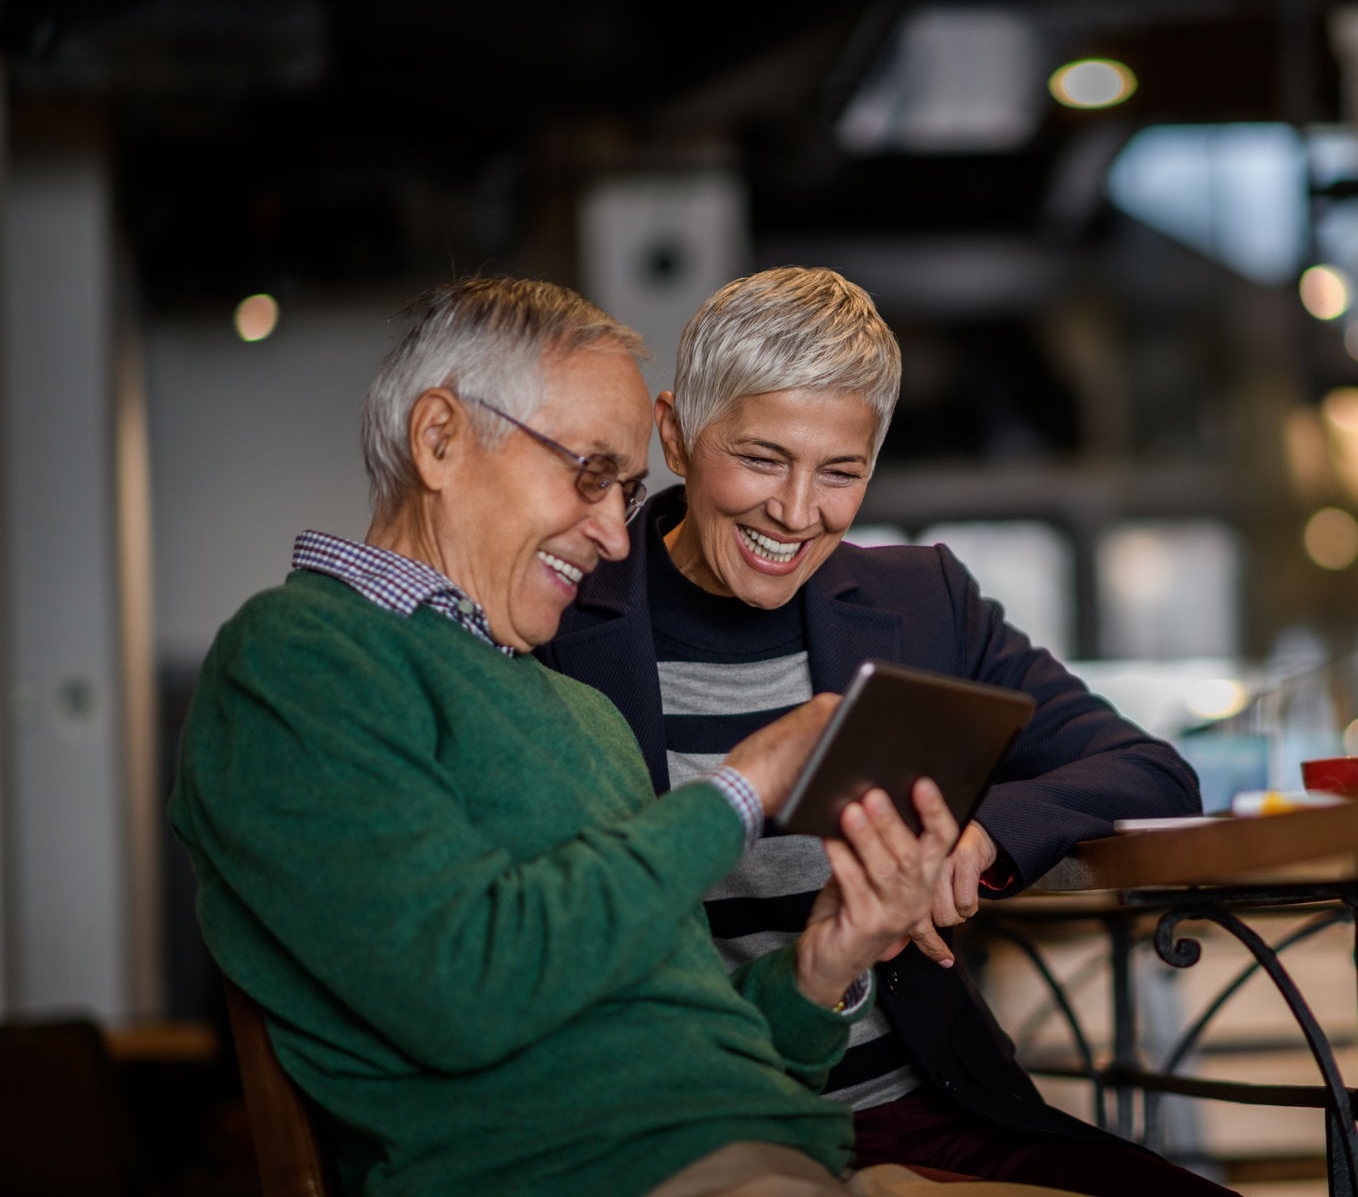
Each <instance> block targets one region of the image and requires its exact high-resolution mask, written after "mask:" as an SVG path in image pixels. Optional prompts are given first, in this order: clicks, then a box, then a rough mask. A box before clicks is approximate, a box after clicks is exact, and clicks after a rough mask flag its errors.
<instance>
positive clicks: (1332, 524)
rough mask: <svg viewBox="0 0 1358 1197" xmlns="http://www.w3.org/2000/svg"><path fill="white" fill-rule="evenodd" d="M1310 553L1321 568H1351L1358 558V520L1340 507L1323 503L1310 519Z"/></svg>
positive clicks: (1308, 531) (1307, 524) (1307, 538)
mask: <svg viewBox="0 0 1358 1197" xmlns="http://www.w3.org/2000/svg"><path fill="white" fill-rule="evenodd" d="M1304 540H1305V543H1306V554H1307V556H1309V557H1310V558H1311V560H1312V561H1314V562H1315V563H1316V564H1317V565H1318V566H1320V568H1321V569H1333V570H1340V569H1348V567H1349V566H1350V565H1352V564H1353V562H1354V559H1355V558H1358V520H1354V518H1353V516H1351V515H1350V514H1349V513H1348V512H1347V511H1341V510H1340V509H1339V508H1338V507H1322V508H1321V509H1320V510H1319V511H1317V512H1316V513H1315V515H1313V516H1312V517H1311V518H1310V519H1309V520H1307V521H1306V532H1305V535H1304Z"/></svg>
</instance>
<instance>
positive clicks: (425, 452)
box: [410, 387, 474, 491]
mask: <svg viewBox="0 0 1358 1197" xmlns="http://www.w3.org/2000/svg"><path fill="white" fill-rule="evenodd" d="M472 435H474V434H473V431H472V428H471V426H470V425H469V424H468V423H467V413H466V412H465V411H463V410H462V405H461V404H460V403H459V402H458V401H457V396H455V395H454V394H453V393H452V391H450V390H448V389H446V388H445V387H431V388H430V389H429V390H427V391H425V392H424V394H423V395H421V396H420V397H419V398H418V399H416V400H415V403H414V406H412V407H411V409H410V459H411V461H412V462H414V464H415V472H416V474H418V475H419V478H420V481H421V482H422V483H423V484H424V486H425V488H426V489H428V490H431V491H441V490H443V488H444V487H445V486H446V485H447V484H448V478H449V476H450V471H451V469H452V467H453V463H454V459H455V458H456V457H457V455H458V451H459V450H460V449H461V448H462V447H463V445H464V444H465V443H466V440H467V438H468V437H469V436H472Z"/></svg>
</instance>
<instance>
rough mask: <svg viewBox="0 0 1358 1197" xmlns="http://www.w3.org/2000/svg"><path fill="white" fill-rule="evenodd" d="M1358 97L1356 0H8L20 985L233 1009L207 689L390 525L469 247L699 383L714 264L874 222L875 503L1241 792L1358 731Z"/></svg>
mask: <svg viewBox="0 0 1358 1197" xmlns="http://www.w3.org/2000/svg"><path fill="white" fill-rule="evenodd" d="M1355 115H1358V4H1353V3H1334V2H1324V0H1029V2H1025V3H1020V2H1014V3H1003V2H998V0H996V2H991V3H975V4H973V3H967V2H955V3H927V2H921V3H866V2H852V0H835V2H833V3H829V2H812V0H780V3H777V4H772V3H759V2H748V3H741V4H729V3H728V4H720V5H719V4H711V3H705V2H702V0H695V2H692V3H688V4H685V5H675V6H665V7H660V6H646V5H640V4H636V3H630V4H623V3H603V2H597V0H596V2H589V0H582V2H577V3H565V4H563V3H554V4H547V3H537V2H530V0H519V2H517V3H513V4H501V5H471V4H463V3H455V2H454V3H442V2H436V0H384V2H383V3H381V4H376V3H361V2H359V0H128V2H122V3H94V2H87V3H86V2H71V3H40V2H39V3H13V2H8V0H0V134H2V135H0V485H3V493H4V505H3V521H0V654H3V659H2V660H0V664H3V677H4V678H5V681H6V690H7V695H6V698H7V700H6V702H5V704H4V706H3V718H0V1014H6V1015H10V1016H32V1015H40V1014H44V1013H47V1012H51V1011H56V1010H65V1009H79V1010H83V1011H87V1012H89V1013H91V1014H93V1015H94V1016H95V1017H97V1018H98V1019H99V1020H101V1021H102V1022H104V1023H105V1024H107V1025H109V1026H119V1025H130V1024H132V1023H134V1022H136V1021H137V1020H144V1019H146V1018H151V1017H154V1018H161V1019H163V1018H167V1017H173V1018H177V1019H190V1020H193V1019H211V1018H213V1017H215V1016H216V1013H217V1007H218V1004H219V1001H220V996H219V986H218V985H217V981H216V978H215V976H214V975H212V973H211V970H210V969H209V968H208V967H207V965H206V961H205V957H204V955H203V952H202V948H201V945H200V944H199V942H198V939H197V933H196V930H195V927H194V923H193V916H192V908H191V904H192V882H191V878H190V875H189V873H188V871H187V866H186V863H185V861H184V858H183V857H182V854H181V853H180V852H179V851H178V849H177V847H176V845H175V844H174V843H173V842H172V841H171V840H170V839H169V837H168V836H167V834H166V829H165V827H164V821H163V814H162V812H163V806H164V801H165V798H166V795H167V793H168V785H169V774H170V770H171V768H172V765H173V760H174V742H175V736H176V734H177V729H178V725H179V720H180V717H181V715H182V710H183V705H184V703H185V702H186V700H187V696H188V693H189V691H190V688H191V686H192V682H193V677H194V674H195V671H196V669H197V666H198V664H199V662H200V660H201V658H202V656H203V654H204V652H205V651H206V649H207V646H208V644H209V643H210V640H211V637H212V635H213V634H214V632H215V630H216V628H217V626H218V625H219V624H220V623H221V622H222V621H223V620H224V619H226V618H227V617H228V616H229V615H230V614H231V613H232V612H233V611H234V609H235V608H236V607H237V606H238V605H239V604H240V603H241V602H242V601H243V600H244V599H245V598H246V597H247V596H248V595H250V594H251V593H253V592H254V591H256V590H259V589H261V588H263V587H266V586H270V585H274V584H276V583H278V582H279V581H281V579H282V577H283V576H284V574H285V572H286V570H287V567H288V559H289V552H290V546H291V541H292V538H293V536H294V534H295V533H296V532H298V531H300V530H302V529H303V528H306V527H315V528H320V529H323V530H326V531H330V532H335V533H338V534H341V535H346V536H351V537H358V538H361V537H362V535H363V533H364V531H365V529H366V526H367V502H366V492H365V485H364V481H363V476H362V468H361V462H360V456H359V451H358V445H357V413H358V405H359V401H360V399H361V397H362V394H363V391H364V389H365V387H366V385H367V382H368V380H369V379H370V377H371V375H372V373H373V371H374V369H375V368H376V365H377V363H378V361H379V359H380V358H381V356H382V354H383V353H384V352H385V350H386V349H387V347H388V346H389V345H390V343H391V341H392V339H393V336H394V334H395V332H396V331H397V328H398V322H397V320H396V319H395V314H396V313H397V312H398V310H399V308H400V306H401V304H402V303H403V302H404V301H405V300H406V299H408V298H410V297H411V296H413V295H414V294H415V293H417V292H418V291H419V290H421V289H423V288H424V287H426V286H428V285H430V284H432V283H436V282H439V281H443V280H446V279H449V278H451V277H453V276H454V275H455V274H461V273H467V272H474V271H480V272H499V271H508V272H516V273H527V274H531V275H535V276H541V277H545V278H550V279H553V280H555V281H559V282H563V283H567V284H571V285H574V286H576V287H579V288H580V289H581V290H582V291H583V292H584V293H585V294H586V295H587V296H588V297H589V298H591V299H593V300H595V301H596V302H597V303H599V304H601V305H602V306H603V307H605V308H606V309H608V310H609V311H611V312H613V313H614V314H616V315H618V316H620V317H621V318H623V319H624V320H626V321H628V322H629V323H631V324H633V325H634V326H635V327H637V328H638V329H639V330H640V331H641V332H643V333H644V334H645V335H646V336H647V338H648V340H649V342H650V344H651V346H652V349H653V352H654V361H653V363H652V365H651V367H650V370H649V373H650V377H649V379H648V381H649V382H650V383H651V384H652V387H653V389H654V390H657V391H658V390H660V389H662V388H663V387H665V386H667V385H668V384H669V382H670V372H671V369H672V364H673V353H674V346H675V343H676V340H677V336H678V333H679V330H680V329H681V328H682V326H683V323H684V321H685V320H686V319H687V317H688V316H689V315H690V314H691V313H692V311H693V310H694V309H695V307H696V306H697V304H698V303H699V302H700V301H701V300H702V299H703V298H704V297H705V296H706V295H708V294H709V293H710V292H711V291H712V290H714V289H715V288H716V287H717V286H719V285H721V284H722V283H724V282H726V281H728V280H729V279H731V278H733V277H735V276H737V275H740V274H743V273H747V272H749V271H750V270H754V269H761V268H764V267H768V266H773V265H780V264H785V263H797V264H802V265H825V266H831V267H834V268H835V269H838V270H840V271H842V272H844V273H845V274H846V275H848V276H849V277H850V278H852V279H853V280H854V281H856V282H858V283H860V284H861V285H863V286H864V287H865V288H867V289H868V290H869V291H870V292H871V293H872V294H873V295H874V297H875V299H876V301H877V304H878V306H879V308H880V309H881V311H882V313H883V315H884V316H885V317H886V319H887V320H888V321H889V322H890V323H891V325H892V326H893V328H894V329H895V330H896V332H897V334H898V336H899V338H900V341H901V344H902V348H903V350H904V363H905V370H904V382H903V386H902V394H901V400H900V405H899V408H898V412H897V415H896V418H895V421H894V424H893V426H892V429H891V433H890V435H889V437H888V440H887V443H886V446H885V449H884V451H883V453H882V457H881V460H880V461H879V464H878V468H877V472H876V475H875V477H874V479H873V482H872V484H871V487H870V489H869V491H868V497H867V500H866V502H865V504H864V507H863V511H862V515H861V521H860V525H859V526H858V527H856V528H855V530H854V532H853V533H851V535H850V539H852V540H856V541H858V542H859V543H864V544H868V543H880V542H889V541H918V542H924V543H933V542H934V541H937V540H944V541H947V542H948V543H949V544H951V545H953V547H954V548H955V549H956V550H957V551H958V553H959V555H960V556H961V557H962V558H963V560H964V561H965V562H966V563H967V564H968V565H969V566H970V567H971V568H972V570H973V572H974V573H975V574H976V575H977V577H978V578H979V580H980V582H981V584H982V587H983V589H984V590H985V591H986V592H987V593H989V594H991V595H993V596H995V597H997V598H999V599H1001V600H1002V601H1003V602H1004V603H1005V605H1006V608H1007V610H1008V611H1009V613H1010V616H1011V618H1012V619H1013V621H1014V622H1015V623H1017V624H1018V625H1019V626H1021V627H1023V628H1025V629H1026V630H1028V631H1029V632H1030V633H1031V634H1032V635H1033V637H1034V639H1035V640H1038V641H1039V642H1041V643H1044V644H1046V645H1048V646H1049V647H1050V648H1051V649H1052V650H1053V651H1054V652H1056V653H1057V654H1058V655H1059V656H1060V657H1062V658H1063V659H1065V660H1067V661H1069V662H1072V663H1074V665H1075V667H1076V668H1077V669H1078V670H1079V671H1080V672H1081V673H1082V674H1083V675H1085V676H1086V677H1087V678H1089V680H1090V682H1091V684H1092V685H1093V686H1094V687H1095V688H1096V689H1099V690H1101V691H1102V692H1104V693H1106V694H1108V695H1109V696H1110V697H1111V698H1113V699H1114V700H1115V701H1116V702H1118V704H1119V705H1120V706H1122V708H1123V709H1124V710H1125V711H1126V712H1127V713H1128V714H1129V715H1130V716H1131V717H1132V718H1135V719H1137V720H1138V721H1140V722H1142V723H1143V724H1144V725H1146V726H1147V727H1149V728H1150V729H1151V730H1153V731H1156V732H1157V733H1160V734H1164V735H1167V736H1172V737H1174V738H1175V740H1176V742H1178V743H1179V744H1180V745H1181V746H1182V747H1183V749H1184V751H1185V752H1186V753H1187V754H1188V755H1189V756H1190V758H1191V759H1192V760H1193V761H1194V762H1195V764H1197V765H1198V767H1199V769H1200V772H1201V773H1202V776H1203V781H1204V794H1205V797H1206V798H1207V800H1208V804H1209V806H1210V805H1218V806H1220V805H1223V804H1224V803H1225V802H1226V801H1227V800H1228V799H1229V796H1230V793H1231V792H1232V791H1233V790H1234V789H1237V788H1245V787H1247V786H1250V785H1255V784H1260V785H1262V784H1265V783H1273V784H1279V785H1287V786H1295V785H1299V779H1298V778H1296V777H1295V776H1294V773H1295V766H1296V762H1297V761H1299V760H1300V759H1301V758H1302V757H1303V756H1315V755H1326V754H1329V753H1337V752H1340V751H1345V750H1347V751H1351V752H1358V730H1354V729H1355V725H1353V724H1352V720H1353V719H1354V717H1355V716H1358V705H1356V704H1355V702H1354V699H1353V697H1352V695H1353V693H1354V691H1355V688H1356V687H1355V685H1354V680H1355V679H1354V665H1353V662H1354V655H1353V654H1354V650H1355V648H1358V566H1355V565H1354V562H1355V559H1356V558H1358V522H1355V518H1354V513H1355V512H1358V360H1355V357H1358V318H1352V317H1351V314H1350V302H1351V295H1352V288H1353V286H1354V282H1353V280H1354V279H1355V278H1358V131H1356V130H1355V128H1354V125H1353V118H1354V117H1355ZM652 472H653V482H654V484H655V485H654V486H653V487H652V489H653V490H654V489H659V487H660V486H661V485H663V484H664V482H665V481H666V480H667V479H668V477H669V476H668V474H667V471H666V470H665V468H664V464H663V461H662V460H661V459H660V457H659V456H658V455H657V454H655V453H653V458H652ZM1349 983H1350V984H1351V978H1350V981H1349ZM190 1050H191V1049H190V1048H186V1051H190Z"/></svg>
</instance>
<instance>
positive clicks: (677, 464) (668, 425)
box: [654, 391, 688, 478]
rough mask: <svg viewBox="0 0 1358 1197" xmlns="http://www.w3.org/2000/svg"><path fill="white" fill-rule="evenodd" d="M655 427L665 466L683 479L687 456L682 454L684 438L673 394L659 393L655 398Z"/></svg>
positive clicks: (686, 466) (667, 392) (669, 392)
mask: <svg viewBox="0 0 1358 1197" xmlns="http://www.w3.org/2000/svg"><path fill="white" fill-rule="evenodd" d="M654 411H655V427H656V431H658V432H659V433H660V444H661V447H662V448H663V449H664V450H665V464H666V465H667V466H669V468H670V470H671V471H672V472H674V473H676V474H678V475H679V477H681V478H683V477H684V476H685V474H686V472H687V470H688V455H687V454H686V453H685V452H684V437H683V434H682V433H681V432H680V431H679V417H678V416H676V415H675V413H674V392H673V391H661V392H660V394H659V395H657V396H656V398H655V408H654Z"/></svg>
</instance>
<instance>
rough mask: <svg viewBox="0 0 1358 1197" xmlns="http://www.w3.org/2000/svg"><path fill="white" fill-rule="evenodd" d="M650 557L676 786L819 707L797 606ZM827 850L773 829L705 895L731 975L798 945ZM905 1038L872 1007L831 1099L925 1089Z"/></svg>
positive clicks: (878, 1097)
mask: <svg viewBox="0 0 1358 1197" xmlns="http://www.w3.org/2000/svg"><path fill="white" fill-rule="evenodd" d="M649 535H650V536H651V538H652V541H651V543H650V544H649V545H648V551H647V562H648V564H647V588H648V591H649V601H650V608H651V622H652V631H653V634H654V636H655V648H656V657H657V661H658V663H659V670H660V694H661V700H662V703H663V708H664V715H665V744H666V749H667V755H668V759H669V771H670V785H671V786H678V785H682V784H683V783H684V782H685V781H687V780H688V779H689V778H690V777H692V776H693V775H694V774H696V773H700V772H703V771H705V770H708V769H711V768H713V767H715V766H717V765H720V764H721V761H722V758H723V757H725V755H726V753H727V752H728V751H729V750H730V749H731V748H732V747H734V746H735V744H736V743H738V742H739V741H740V740H742V739H744V738H745V737H746V736H747V735H749V734H750V733H751V732H754V731H757V730H758V729H759V728H761V727H763V726H764V724H766V723H769V722H770V721H772V720H773V719H776V718H777V717H778V716H779V715H782V714H784V713H785V712H786V711H788V710H790V709H791V708H792V707H794V706H796V705H797V704H798V703H801V702H805V701H806V700H807V699H808V698H810V697H811V674H810V671H809V669H808V667H807V656H806V632H805V627H804V623H803V619H802V605H801V601H800V599H798V600H795V601H793V602H790V603H787V604H786V605H784V606H782V607H780V608H778V609H777V610H774V611H763V610H760V609H758V608H756V607H750V606H747V605H746V604H745V603H743V602H741V601H740V600H739V599H734V598H719V597H717V596H716V595H712V594H708V593H707V592H706V591H704V590H702V589H701V588H699V587H698V586H695V585H694V584H693V583H692V582H690V581H689V580H688V579H687V578H685V577H684V576H683V575H682V574H680V573H679V571H678V570H677V569H676V568H675V567H674V564H673V563H672V562H671V561H670V557H669V553H668V552H667V551H666V550H665V547H664V544H663V542H662V541H661V539H660V534H659V532H658V531H657V530H656V529H655V528H652V529H651V531H650V533H649ZM829 877H830V867H829V865H828V864H827V862H826V859H825V851H824V849H823V848H822V847H821V842H820V840H818V839H815V838H813V837H811V836H801V835H780V834H778V833H777V831H776V829H770V830H769V831H766V833H765V835H764V837H763V838H762V839H761V840H760V841H759V842H758V843H756V844H755V845H754V847H753V848H752V849H751V850H750V851H749V852H747V853H746V854H745V856H744V858H743V859H742V860H741V862H740V864H739V865H738V866H737V867H736V868H735V870H734V871H733V872H731V873H730V874H729V875H728V876H727V877H726V878H725V879H724V880H723V881H722V882H721V883H720V884H719V885H718V886H717V887H716V888H715V889H714V890H713V891H712V892H711V893H710V894H708V896H707V915H708V920H709V922H710V923H711V926H712V936H713V938H714V939H715V940H716V944H717V948H718V950H719V951H720V952H721V956H722V959H723V960H724V961H725V962H726V967H727V968H728V969H733V968H735V967H736V966H737V965H739V964H742V963H744V962H745V961H746V960H749V959H751V958H753V957H755V956H760V955H763V954H764V953H765V952H768V951H770V950H772V949H774V948H778V947H781V946H782V945H783V944H786V943H790V942H791V941H792V940H793V939H795V938H796V937H797V935H798V933H799V932H800V931H801V930H802V928H803V927H805V926H806V920H807V916H808V915H809V914H810V912H811V904H812V901H813V900H814V899H815V896H816V893H817V891H818V890H819V889H820V888H821V886H822V885H824V884H825V882H826V881H828V880H829ZM919 1083H920V1082H919V1078H918V1077H917V1076H916V1074H915V1072H914V1070H913V1069H912V1068H911V1067H910V1064H909V1062H908V1060H907V1058H906V1055H905V1052H904V1049H903V1047H902V1044H901V1041H900V1039H899V1038H898V1037H897V1036H896V1035H894V1034H893V1033H892V1032H891V1029H890V1025H889V1024H888V1022H887V1019H886V1015H885V1014H883V1013H882V1011H881V1009H880V1008H875V1009H874V1010H873V1011H872V1012H871V1013H870V1014H869V1015H868V1016H867V1017H866V1018H864V1019H863V1020H861V1021H860V1022H857V1023H855V1024H854V1026H853V1030H852V1034H851V1037H850V1041H849V1050H848V1052H847V1053H846V1054H845V1056H844V1059H843V1061H841V1063H840V1064H838V1065H837V1066H836V1067H835V1068H834V1070H833V1071H832V1072H831V1073H830V1079H829V1081H828V1082H827V1084H826V1090H825V1094H826V1096H827V1097H832V1098H834V1099H836V1100H838V1101H842V1102H845V1103H847V1104H849V1105H852V1106H853V1107H854V1108H855V1109H866V1108H867V1107H869V1106H875V1105H881V1104H882V1103H883V1102H888V1101H894V1100H895V1099H896V1098H898V1097H901V1096H903V1095H904V1094H905V1093H908V1092H909V1091H910V1090H911V1089H913V1088H915V1087H916V1085H918V1084H919Z"/></svg>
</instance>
